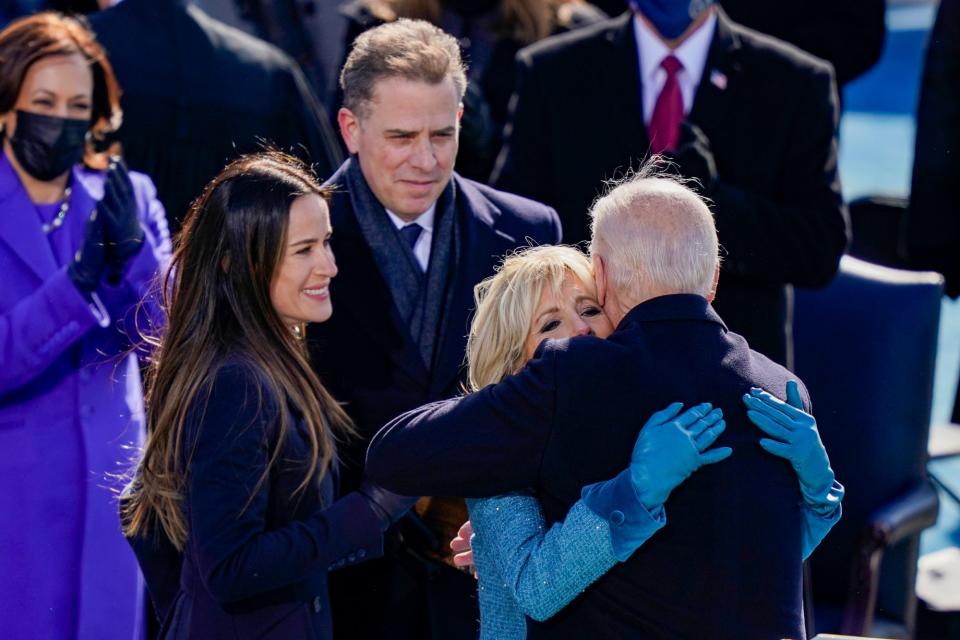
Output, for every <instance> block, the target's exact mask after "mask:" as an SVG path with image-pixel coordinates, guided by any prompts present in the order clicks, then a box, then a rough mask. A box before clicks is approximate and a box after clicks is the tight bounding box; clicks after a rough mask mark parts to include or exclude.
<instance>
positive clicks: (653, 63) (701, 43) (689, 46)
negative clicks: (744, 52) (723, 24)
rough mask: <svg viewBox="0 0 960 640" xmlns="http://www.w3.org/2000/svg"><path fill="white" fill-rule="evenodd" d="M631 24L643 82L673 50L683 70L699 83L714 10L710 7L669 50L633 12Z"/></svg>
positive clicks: (714, 25) (713, 24) (650, 78)
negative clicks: (699, 21) (691, 30)
mask: <svg viewBox="0 0 960 640" xmlns="http://www.w3.org/2000/svg"><path fill="white" fill-rule="evenodd" d="M633 25H634V28H633V33H634V36H635V37H636V39H637V55H638V56H639V57H640V73H641V77H642V80H643V82H645V83H652V82H653V78H654V75H655V74H656V73H657V71H658V70H659V69H660V63H661V62H662V61H663V59H664V58H665V57H667V56H668V55H670V54H673V55H674V56H676V57H677V59H678V60H680V63H681V64H682V65H683V69H684V71H685V72H686V73H688V74H689V75H690V78H691V79H692V80H693V81H694V83H695V84H699V83H700V78H701V77H702V76H703V68H704V66H706V64H707V54H709V53H710V43H711V42H713V32H714V31H715V30H716V28H717V12H716V11H711V12H710V15H709V16H708V17H707V19H706V20H705V21H704V23H703V24H702V25H700V27H699V28H698V29H697V30H696V31H694V32H693V33H692V34H690V36H689V37H688V38H687V39H686V40H684V41H683V42H682V43H680V46H678V47H677V48H676V49H673V50H672V51H671V50H670V48H669V47H667V45H666V44H664V42H663V40H662V39H661V38H660V36H659V35H658V34H657V33H655V32H654V31H653V29H651V28H650V26H649V25H648V24H647V22H646V21H645V20H643V19H642V18H641V17H640V16H639V15H637V14H636V13H634V15H633Z"/></svg>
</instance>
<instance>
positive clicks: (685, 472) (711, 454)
mask: <svg viewBox="0 0 960 640" xmlns="http://www.w3.org/2000/svg"><path fill="white" fill-rule="evenodd" d="M682 408H683V404H682V403H679V402H675V403H673V404H671V405H670V406H669V407H667V408H666V409H664V410H662V411H658V412H656V413H655V414H653V415H652V416H650V419H649V420H647V422H646V424H645V425H644V426H643V429H641V430H640V435H639V436H637V442H636V444H635V445H634V447H633V455H632V456H631V458H630V479H631V481H632V483H633V488H634V491H636V493H637V497H638V498H639V500H640V503H641V504H642V505H643V506H644V507H645V508H646V509H648V510H653V509H656V508H657V507H659V506H661V505H663V504H664V503H665V502H666V501H667V497H668V496H669V495H670V492H671V491H673V490H674V489H676V488H677V487H678V486H679V485H680V483H681V482H683V481H684V480H686V479H687V477H688V476H689V475H690V474H691V473H693V472H694V471H696V470H697V469H699V468H700V467H702V466H704V465H707V464H713V463H715V462H720V461H721V460H723V459H725V458H727V457H728V456H729V455H730V454H731V453H733V450H732V449H730V447H720V448H717V449H713V450H711V451H707V448H708V447H710V445H712V444H713V443H714V442H716V440H717V438H718V437H720V434H721V433H723V430H724V429H725V428H726V426H727V425H726V423H725V422H724V421H723V411H721V410H720V409H713V410H712V411H711V409H712V405H711V404H710V403H704V404H700V405H697V406H695V407H693V408H691V409H688V410H687V411H685V412H683V413H682V414H680V410H681V409H682ZM678 414H680V415H678Z"/></svg>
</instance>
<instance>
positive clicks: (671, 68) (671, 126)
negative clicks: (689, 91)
mask: <svg viewBox="0 0 960 640" xmlns="http://www.w3.org/2000/svg"><path fill="white" fill-rule="evenodd" d="M660 66H661V67H663V68H664V70H666V72H667V80H666V82H664V83H663V89H661V90H660V95H659V96H657V103H656V104H655V105H654V107H653V115H652V116H651V117H650V125H649V126H648V127H647V133H648V134H649V135H650V150H651V151H653V152H654V153H662V152H664V151H666V150H668V149H676V147H677V140H678V139H679V138H680V123H681V122H682V121H683V94H681V93H680V83H679V82H677V73H678V72H679V71H680V70H681V69H683V64H681V62H680V61H679V60H677V59H676V58H675V57H674V56H672V55H671V56H667V57H666V58H664V59H663V61H662V62H661V63H660Z"/></svg>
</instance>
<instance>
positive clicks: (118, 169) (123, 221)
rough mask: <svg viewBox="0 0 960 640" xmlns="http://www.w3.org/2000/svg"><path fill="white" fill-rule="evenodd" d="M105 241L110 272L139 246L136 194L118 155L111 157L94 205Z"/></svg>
mask: <svg viewBox="0 0 960 640" xmlns="http://www.w3.org/2000/svg"><path fill="white" fill-rule="evenodd" d="M97 210H98V211H99V213H100V218H101V221H102V224H103V233H104V239H105V240H106V244H107V253H106V255H107V264H108V266H109V267H110V270H111V272H113V273H114V274H117V273H120V272H122V271H123V268H124V266H125V265H126V264H127V261H128V260H129V259H130V258H131V257H132V256H134V255H135V254H137V253H138V252H139V251H140V247H141V246H143V237H144V235H143V228H142V227H141V226H140V220H139V219H138V217H137V198H136V196H135V195H134V192H133V183H132V182H131V181H130V174H129V173H128V172H127V167H126V165H124V163H123V160H121V159H120V158H111V160H110V167H109V169H107V179H106V183H105V185H104V189H103V199H102V200H100V203H99V204H98V205H97Z"/></svg>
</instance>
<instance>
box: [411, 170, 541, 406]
mask: <svg viewBox="0 0 960 640" xmlns="http://www.w3.org/2000/svg"><path fill="white" fill-rule="evenodd" d="M453 179H454V180H455V186H456V193H457V198H458V199H459V201H458V202H457V215H458V216H459V223H460V230H461V241H462V243H463V246H462V247H461V249H460V254H461V258H460V269H459V270H458V271H457V273H455V274H454V275H453V281H452V283H451V286H452V287H453V290H452V292H451V293H452V295H451V296H450V297H449V301H450V302H449V303H448V306H447V308H446V309H445V312H444V313H445V318H444V322H443V330H442V333H441V342H440V344H439V346H438V350H437V355H436V357H435V358H434V363H435V364H434V371H433V376H432V379H431V381H430V391H431V394H432V395H433V396H435V397H437V396H439V395H440V394H442V393H443V392H444V391H445V390H446V389H448V388H449V387H450V385H451V384H453V383H454V382H455V381H456V379H457V377H458V376H459V374H460V370H461V367H462V366H463V365H464V360H465V357H464V353H465V345H466V336H467V333H468V331H469V329H470V327H469V321H470V316H471V313H472V312H473V307H474V304H473V287H474V285H475V284H477V283H478V282H480V281H481V280H482V279H484V278H485V277H487V276H488V275H490V274H491V273H492V271H493V265H494V264H496V262H497V260H499V258H500V257H501V256H502V255H503V254H504V253H505V252H506V251H507V250H508V249H509V248H510V247H513V246H517V245H519V244H520V242H519V241H522V238H511V237H509V236H507V235H505V234H503V233H502V232H500V231H497V230H496V229H495V227H494V225H495V223H496V220H497V219H498V218H499V217H500V210H499V209H498V208H497V207H496V206H495V205H494V204H493V203H491V202H490V201H489V200H487V199H486V198H484V197H483V195H482V194H481V193H480V192H479V191H477V189H476V188H475V187H473V186H472V185H471V184H470V183H468V182H466V181H464V180H462V179H461V178H460V177H459V176H457V175H456V174H454V177H453Z"/></svg>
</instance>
